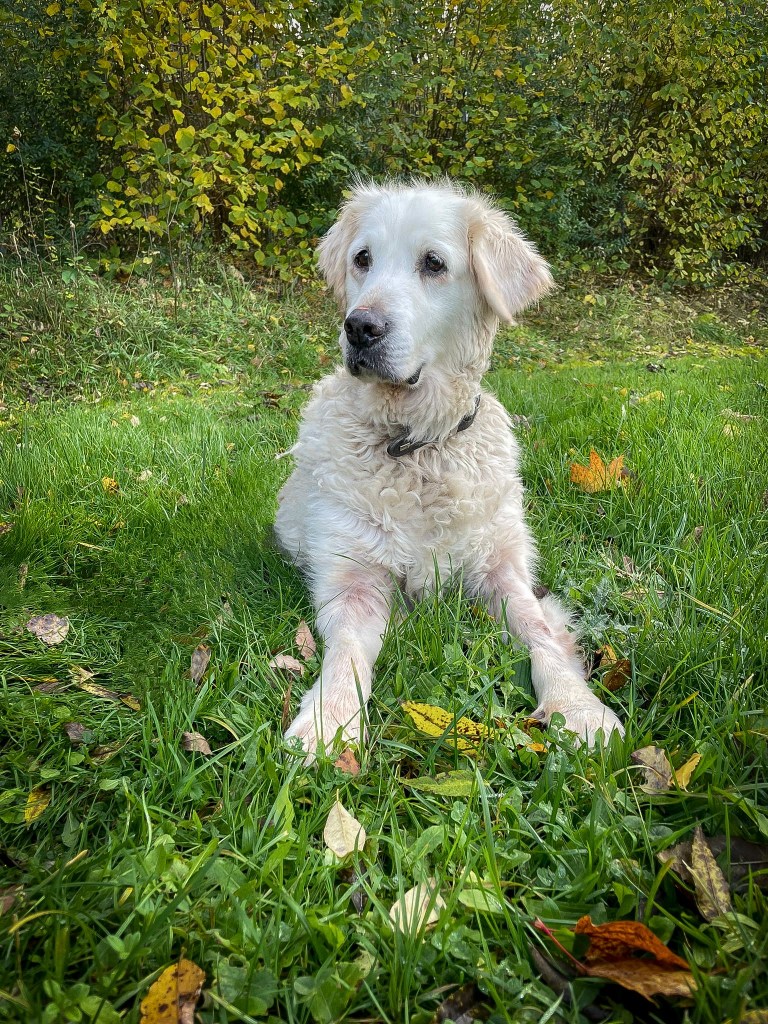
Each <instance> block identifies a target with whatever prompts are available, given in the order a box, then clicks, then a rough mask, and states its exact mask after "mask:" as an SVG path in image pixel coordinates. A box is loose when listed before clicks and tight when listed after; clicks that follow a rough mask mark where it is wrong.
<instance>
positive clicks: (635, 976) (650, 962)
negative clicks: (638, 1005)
mask: <svg viewBox="0 0 768 1024" xmlns="http://www.w3.org/2000/svg"><path fill="white" fill-rule="evenodd" d="M574 931H575V933H576V935H586V936H587V937H588V939H589V948H588V949H587V952H586V953H585V956H584V967H585V968H586V970H587V973H588V974H590V975H592V977H594V978H604V979H605V980H606V981H613V982H615V983H616V984H618V985H621V986H623V987H624V988H627V989H630V990H631V991H633V992H639V993H640V995H642V996H645V998H646V999H652V998H653V996H655V995H665V996H690V995H691V993H692V992H693V991H695V988H696V982H695V980H694V977H693V975H692V974H691V971H690V967H689V965H688V963H687V962H686V961H685V960H683V958H682V957H679V956H677V954H676V953H673V952H672V950H671V949H669V947H667V946H665V945H664V943H663V942H662V941H661V940H660V939H658V938H657V937H656V936H655V935H654V934H653V932H652V931H651V930H650V928H647V927H646V926H645V925H644V924H641V923H640V922H639V921H612V922H609V923H607V924H599V925H594V924H592V920H591V918H589V917H582V918H580V919H579V920H578V921H577V923H576V928H575V929H574ZM638 954H647V955H644V956H642V957H641V956H640V955H638Z"/></svg>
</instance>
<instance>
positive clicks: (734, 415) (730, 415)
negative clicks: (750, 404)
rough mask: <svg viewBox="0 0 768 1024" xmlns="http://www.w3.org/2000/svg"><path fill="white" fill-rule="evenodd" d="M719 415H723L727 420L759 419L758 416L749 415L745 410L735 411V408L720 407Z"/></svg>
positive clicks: (749, 420) (749, 421)
mask: <svg viewBox="0 0 768 1024" xmlns="http://www.w3.org/2000/svg"><path fill="white" fill-rule="evenodd" d="M720 415H721V416H725V418H726V419H729V420H741V422H742V423H753V422H754V421H755V420H759V419H760V417H759V416H751V415H750V414H749V413H746V412H736V410H735V409H721V410H720Z"/></svg>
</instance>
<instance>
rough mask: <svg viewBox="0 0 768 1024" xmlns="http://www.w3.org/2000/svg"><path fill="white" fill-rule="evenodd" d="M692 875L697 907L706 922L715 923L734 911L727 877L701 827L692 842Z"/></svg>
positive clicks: (696, 829) (694, 833)
mask: <svg viewBox="0 0 768 1024" xmlns="http://www.w3.org/2000/svg"><path fill="white" fill-rule="evenodd" d="M691 875H692V876H693V885H694V890H695V896H696V905H697V906H698V908H699V910H700V911H701V916H702V917H703V918H704V920H705V921H713V920H714V919H715V918H716V917H720V916H722V915H723V914H727V913H728V912H729V911H730V910H732V909H733V908H732V905H731V893H730V890H729V888H728V883H727V882H726V880H725V875H724V874H723V872H722V871H721V870H720V868H719V867H718V864H717V861H716V860H715V858H714V856H713V854H712V851H711V850H710V848H709V845H708V843H707V840H706V839H705V837H704V833H703V832H702V830H701V826H700V825H697V826H696V828H695V829H694V832H693V839H692V840H691Z"/></svg>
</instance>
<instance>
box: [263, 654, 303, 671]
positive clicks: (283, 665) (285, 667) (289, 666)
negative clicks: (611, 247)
mask: <svg viewBox="0 0 768 1024" xmlns="http://www.w3.org/2000/svg"><path fill="white" fill-rule="evenodd" d="M269 667H270V668H276V669H281V670H282V671H283V672H292V673H293V674H294V675H296V676H303V675H304V672H305V671H306V670H305V668H304V666H303V665H302V663H301V662H300V661H298V659H296V658H294V657H293V656H292V655H290V654H276V655H275V656H274V658H273V659H272V660H271V661H270V663H269Z"/></svg>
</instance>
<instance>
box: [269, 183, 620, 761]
mask: <svg viewBox="0 0 768 1024" xmlns="http://www.w3.org/2000/svg"><path fill="white" fill-rule="evenodd" d="M319 253H320V261H319V262H320V270H321V271H322V273H323V274H324V276H325V278H326V280H327V282H328V283H329V285H330V286H331V287H332V289H333V291H334V293H335V295H336V297H337V299H338V301H339V304H340V305H341V308H342V312H343V313H344V317H345V319H344V324H343V328H342V331H341V335H340V343H341V351H342V354H343V357H344V366H343V367H340V368H339V369H338V370H337V371H336V372H335V373H333V374H331V375H330V376H328V377H325V378H324V379H323V380H322V381H320V383H319V384H318V385H317V387H316V388H315V391H314V395H313V397H312V399H311V401H310V402H309V404H308V406H307V408H306V410H305V412H304V418H303V422H302V424H301V429H300V433H299V439H298V442H297V444H296V446H295V447H294V449H293V454H294V455H295V460H296V461H295V469H294V471H293V473H292V475H291V476H290V478H289V479H288V481H287V482H286V484H285V486H284V487H283V489H282V491H281V492H280V496H279V509H278V513H277V521H276V524H275V525H276V532H277V536H278V539H279V541H280V542H281V544H282V545H283V547H284V548H285V549H286V550H287V551H288V552H289V554H290V555H291V557H292V558H293V559H294V560H295V561H296V562H297V563H298V565H299V566H300V567H301V568H302V569H303V571H304V572H305V574H306V576H307V577H308V580H309V584H310V587H311V590H312V598H313V601H314V604H315V607H316V608H317V623H318V628H319V630H320V632H321V634H322V636H323V640H324V642H325V651H324V655H323V661H322V668H321V671H320V677H319V679H318V680H317V682H316V683H315V685H314V686H313V687H312V689H311V690H310V691H309V692H308V693H306V694H305V695H304V698H303V700H302V702H301V708H300V710H299V713H298V715H297V717H296V719H295V720H294V722H293V723H292V725H291V726H290V728H289V729H288V732H287V734H286V735H287V737H288V738H290V737H298V738H299V739H300V740H301V743H302V745H303V747H304V749H305V750H306V751H307V755H308V756H307V760H311V759H312V757H313V756H314V754H315V751H316V749H317V747H318V746H319V745H320V744H322V745H324V746H327V747H330V745H331V744H332V743H333V741H334V739H335V738H336V737H337V734H338V733H339V730H341V737H342V739H343V740H345V741H355V740H357V739H359V737H360V736H361V734H362V732H363V730H364V718H365V703H366V701H367V700H368V697H369V696H370V692H371V683H372V678H373V666H374V662H375V661H376V658H377V655H378V653H379V650H380V648H381V643H382V635H383V633H384V631H385V630H386V628H387V623H388V621H389V618H390V610H391V606H392V599H393V595H394V593H395V591H396V589H397V588H401V589H402V590H403V591H404V592H405V594H406V595H408V596H409V597H410V598H414V599H419V598H421V597H422V596H423V595H424V594H425V593H426V592H429V591H430V590H434V588H435V587H436V586H440V585H443V584H445V583H446V582H448V581H450V580H451V578H452V577H455V576H456V574H457V573H462V574H463V579H464V588H465V590H466V591H467V593H468V594H470V595H471V596H474V597H477V598H481V599H483V600H485V601H486V602H487V605H488V607H489V609H490V611H491V613H492V614H493V615H494V616H495V617H496V618H497V619H498V620H500V621H501V622H502V624H503V627H504V629H505V633H506V631H507V630H508V631H509V632H511V633H513V634H514V635H515V636H517V637H519V638H520V639H521V640H522V641H523V642H524V643H525V645H526V646H527V647H528V649H529V651H530V657H531V668H532V678H533V687H534V689H535V691H536V697H537V699H538V707H537V709H536V711H535V715H536V717H537V718H539V719H541V720H542V721H544V722H546V721H548V720H549V718H550V716H551V715H552V714H553V713H554V712H559V713H560V714H562V715H563V716H564V717H565V724H566V727H567V728H568V729H570V730H572V731H573V732H574V733H577V734H578V735H579V736H580V737H582V738H583V739H586V740H587V741H589V742H592V741H594V739H595V734H596V733H597V731H598V730H599V729H602V730H603V732H604V734H605V735H606V736H607V735H608V734H609V733H610V732H612V731H613V730H614V729H618V730H619V731H620V732H621V731H623V730H622V728H621V724H620V722H619V719H618V718H617V717H616V715H615V714H614V713H613V711H611V710H609V709H608V708H606V707H605V706H604V705H603V704H602V703H601V702H600V701H599V700H598V698H597V697H596V696H595V695H594V694H593V693H592V692H591V690H590V689H589V687H588V686H587V683H586V680H585V673H584V666H583V664H582V661H581V659H580V657H579V655H578V653H577V650H576V646H575V643H574V641H573V638H572V636H571V633H570V631H569V628H568V615H567V613H566V612H565V611H564V609H563V608H562V607H561V606H560V605H559V604H558V603H557V602H556V601H555V599H554V598H553V597H551V596H547V597H545V598H544V599H543V600H537V598H536V597H535V596H534V593H533V589H532V587H533V585H534V579H533V575H532V570H533V565H534V563H535V560H536V549H535V546H534V542H533V540H532V538H531V535H530V533H529V531H528V528H527V527H526V524H525V522H524V519H523V487H522V483H521V481H520V476H519V473H518V451H517V444H516V442H515V439H514V437H513V434H512V430H511V426H510V420H509V416H508V415H507V413H506V411H505V409H504V408H503V407H502V405H501V404H500V403H499V402H498V401H497V400H496V399H495V398H494V397H493V396H491V395H490V394H488V392H486V391H483V390H482V388H481V383H480V382H481V378H482V375H483V373H484V372H485V370H486V369H487V367H488V363H489V360H490V356H491V346H492V343H493V338H494V335H495V333H496V330H497V328H498V325H499V320H507V321H508V320H511V319H512V317H514V315H515V314H516V313H518V312H519V311H520V310H522V309H524V308H525V307H526V306H528V305H530V304H531V303H532V302H535V301H536V300H537V299H538V298H539V297H540V296H542V295H544V294H545V292H547V291H548V290H549V289H550V288H551V287H552V278H551V276H550V273H549V268H548V266H547V264H546V263H545V262H544V260H543V259H542V258H541V257H540V256H539V255H538V253H537V252H536V250H535V249H534V247H533V246H532V245H531V244H530V243H529V242H527V241H526V239H525V238H524V237H523V235H522V234H521V233H520V231H519V230H518V229H517V227H516V226H515V225H514V223H513V222H512V221H511V220H510V219H509V217H507V216H506V215H505V214H504V213H502V212H501V211H500V210H498V209H495V208H494V207H493V206H492V205H491V204H490V203H489V202H488V201H487V200H486V199H484V198H483V197H481V196H479V195H475V194H468V193H466V192H465V191H463V190H462V189H460V188H458V187H457V186H455V185H452V184H448V183H440V184H415V185H398V184H389V185H386V186H383V187H379V186H376V185H359V186H358V187H357V188H355V190H354V192H353V194H352V197H351V199H349V201H348V202H347V203H345V205H344V207H343V209H342V211H341V214H340V216H339V219H338V220H337V222H336V224H334V226H333V227H332V228H331V230H330V231H329V232H328V234H327V235H326V236H325V237H324V238H323V239H322V241H321V243H320V248H319Z"/></svg>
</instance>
